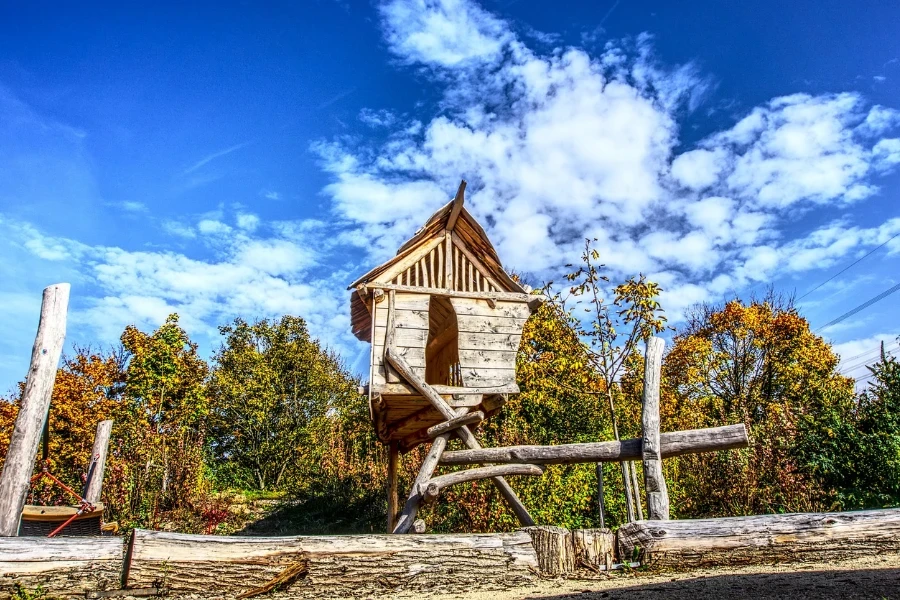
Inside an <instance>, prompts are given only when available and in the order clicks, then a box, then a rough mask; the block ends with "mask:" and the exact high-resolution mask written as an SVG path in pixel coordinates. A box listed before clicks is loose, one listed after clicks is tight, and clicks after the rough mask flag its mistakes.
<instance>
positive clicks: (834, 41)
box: [0, 0, 900, 389]
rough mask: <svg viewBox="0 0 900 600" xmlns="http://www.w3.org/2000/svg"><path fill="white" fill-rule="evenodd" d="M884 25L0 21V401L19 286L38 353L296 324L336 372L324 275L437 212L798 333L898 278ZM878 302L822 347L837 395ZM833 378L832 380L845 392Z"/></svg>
mask: <svg viewBox="0 0 900 600" xmlns="http://www.w3.org/2000/svg"><path fill="white" fill-rule="evenodd" d="M898 22H900V5H897V3H895V2H887V1H885V2H880V3H879V2H872V3H867V4H866V9H865V10H861V9H860V8H858V7H856V6H853V5H852V4H849V3H845V2H836V1H832V2H811V1H810V2H791V3H776V2H769V3H765V2H743V3H736V2H728V3H725V2H695V3H690V4H689V5H680V4H679V5H675V4H673V3H663V2H659V3H655V2H620V1H613V2H590V3H588V2H585V3H582V4H577V3H571V4H569V3H566V4H563V5H561V4H559V3H548V2H536V1H535V2H526V1H520V2H514V1H507V2H501V1H492V0H484V1H483V2H481V3H478V2H474V1H471V0H427V1H426V0H385V1H383V2H350V1H326V0H322V1H319V2H304V3H291V4H284V5H278V4H274V3H272V4H269V5H267V6H265V7H260V6H259V5H257V4H256V3H228V2H217V3H207V4H203V3H193V4H192V6H191V7H190V8H185V7H183V6H180V5H177V4H171V5H169V4H166V3H157V4H156V5H153V6H149V7H141V8H137V7H135V6H132V5H127V4H125V5H123V4H122V3H115V4H112V3H111V4H103V3H93V4H91V5H90V6H87V5H71V4H63V3H60V4H58V5H55V6H54V5H48V4H40V5H33V4H32V5H29V4H27V3H15V4H11V3H6V4H4V5H3V6H2V8H0V234H2V235H0V282H2V283H0V301H2V305H3V307H4V316H3V318H2V320H0V333H2V335H0V389H9V388H11V387H12V386H13V385H14V384H15V382H16V381H18V380H19V379H21V378H22V377H23V376H24V373H25V370H26V367H27V360H28V357H29V355H30V347H31V343H32V341H33V336H34V331H35V327H36V324H37V314H38V309H39V304H40V291H41V289H42V288H43V287H45V286H46V285H49V284H51V283H55V282H57V281H69V282H71V283H72V300H71V306H70V323H69V335H68V342H67V347H69V348H71V344H73V343H75V344H79V345H81V346H85V345H89V344H93V345H95V346H99V345H109V344H113V343H115V342H116V341H117V339H118V336H119V334H120V333H121V331H122V329H123V327H124V326H125V325H127V324H129V323H136V324H137V325H139V326H140V327H142V328H145V329H148V330H149V329H152V328H154V327H156V326H158V325H159V323H160V322H161V321H162V320H163V319H165V316H166V315H167V314H168V313H170V312H178V313H179V314H180V315H181V316H182V322H183V324H184V326H185V327H186V328H187V329H188V331H189V333H190V334H191V336H192V337H193V338H194V339H195V340H197V341H198V342H199V343H200V344H201V348H202V351H203V352H204V353H209V352H210V351H211V350H213V349H214V348H215V347H216V345H217V344H218V343H219V339H218V335H217V332H216V326H217V325H219V324H222V323H225V322H227V321H228V320H230V319H231V318H233V317H235V316H238V315H240V316H243V317H245V318H248V319H252V318H254V317H271V316H279V315H282V314H285V313H290V314H299V315H301V316H303V317H304V318H306V319H307V320H308V321H309V322H310V326H311V329H312V330H313V332H314V333H315V334H317V335H319V336H321V337H322V339H323V340H325V341H326V342H327V343H328V344H330V345H332V346H333V347H335V348H336V349H338V350H339V351H340V352H341V353H342V354H343V355H344V357H345V358H346V360H347V362H348V364H350V365H351V366H353V367H354V368H357V369H359V368H360V367H362V366H363V365H364V364H365V362H366V352H365V351H366V348H365V346H364V345H361V344H359V343H358V342H356V341H355V340H353V339H352V337H351V336H350V335H349V331H348V301H347V300H348V297H347V292H346V291H345V286H346V284H347V283H349V282H350V281H352V280H353V278H354V277H355V276H356V275H358V274H360V273H361V272H363V271H364V270H366V269H367V268H368V267H370V266H372V265H374V264H377V263H378V262H380V261H382V260H384V259H385V258H386V257H387V256H389V255H390V254H392V252H393V250H394V249H395V248H396V247H397V246H398V245H399V244H400V242H401V241H402V240H403V239H405V238H407V237H409V236H410V235H411V234H412V233H413V232H414V231H415V229H416V228H417V227H418V226H419V225H420V224H421V223H422V222H423V221H424V219H425V218H427V216H428V215H429V214H431V213H432V212H433V211H434V210H435V209H436V208H437V207H438V206H440V205H441V204H442V203H443V202H445V201H446V200H447V199H448V198H449V197H450V196H451V195H452V193H453V192H454V191H455V189H456V186H457V184H458V183H459V180H460V178H463V177H465V178H466V179H467V180H468V181H469V183H470V185H469V196H468V206H469V208H470V210H472V211H473V213H474V214H475V215H476V216H477V217H479V218H480V219H481V220H482V221H483V222H484V223H485V224H486V226H487V229H488V232H489V234H490V235H491V236H492V238H493V239H494V241H495V245H496V246H497V247H498V250H499V252H500V255H501V258H502V259H503V260H504V262H505V264H506V265H507V267H508V268H511V269H514V270H516V271H519V272H524V273H526V274H527V276H528V277H529V279H530V280H531V281H532V282H533V283H535V284H537V283H540V282H541V281H546V280H549V279H557V280H559V278H560V274H561V273H562V272H563V271H564V269H563V268H562V265H564V264H565V263H567V262H572V261H573V260H574V259H576V258H577V253H578V248H579V247H580V245H581V243H582V240H583V238H584V237H585V236H589V237H597V238H598V244H599V247H600V250H601V253H602V255H603V257H604V260H605V261H606V264H607V265H608V267H609V270H610V273H611V275H612V277H613V279H616V278H623V277H626V276H629V275H632V274H635V273H637V272H644V273H647V274H649V275H650V276H651V277H652V278H655V279H656V280H658V281H660V282H661V283H662V284H663V287H664V288H665V290H666V292H665V296H664V298H663V304H664V307H665V308H666V309H667V311H668V313H669V316H670V319H671V320H672V321H673V322H675V323H676V324H677V321H678V319H679V315H680V314H681V313H682V311H683V310H684V309H685V308H686V307H688V306H690V305H691V304H692V303H694V302H697V301H701V300H712V301H716V300H721V299H723V298H726V297H730V296H734V295H740V296H744V297H746V296H747V295H749V294H751V293H754V292H757V293H758V292H761V291H764V290H765V288H766V286H767V285H768V284H769V283H772V284H774V285H775V287H776V289H778V290H782V291H785V292H793V291H795V290H796V291H797V293H798V295H803V294H805V292H806V291H807V290H809V289H811V288H813V287H815V286H817V285H818V284H819V283H821V282H822V281H824V280H826V279H827V278H828V277H830V276H831V275H833V274H834V273H836V272H838V271H840V270H841V269H842V268H843V267H845V266H846V265H848V264H850V263H852V262H853V261H854V260H856V259H858V258H860V257H861V256H863V255H865V254H866V253H868V252H870V251H872V250H873V249H875V248H878V247H879V246H880V245H882V244H884V245H883V247H881V248H879V249H878V250H877V251H875V252H873V253H872V255H871V256H869V257H867V258H866V259H865V260H863V261H861V262H860V263H859V264H858V265H856V266H855V267H853V268H852V269H850V270H848V271H847V272H846V273H843V274H842V275H840V276H839V277H837V278H835V279H834V280H833V281H831V282H829V283H828V284H826V285H825V286H822V287H821V288H820V289H818V290H816V291H815V292H813V293H812V294H809V295H808V296H806V297H804V298H803V299H802V301H801V302H800V306H801V309H802V311H803V314H804V315H805V316H807V317H808V318H809V320H810V322H811V323H812V325H813V327H814V328H816V327H820V326H822V325H824V324H825V323H827V322H829V321H830V320H832V319H834V318H835V317H837V316H839V315H841V314H843V313H844V312H846V311H848V310H850V309H852V308H853V307H855V306H857V305H859V304H860V303H861V302H863V301H865V300H867V299H869V298H871V297H873V296H875V295H877V294H878V293H880V292H882V291H884V290H886V289H888V288H890V287H891V286H892V285H895V284H896V283H897V280H898V279H900V268H898V267H900V236H898V237H893V236H894V235H895V234H898V233H900V200H898V199H900V173H898V167H900V112H898V110H900V40H898V36H897V35H896V23H898ZM898 301H900V293H898V294H896V295H893V296H890V297H888V298H886V299H884V300H882V301H881V302H879V303H877V304H875V305H873V306H872V307H870V308H868V309H867V310H865V311H862V312H860V313H859V314H857V315H855V316H853V317H851V318H849V319H846V320H845V321H843V322H842V323H840V324H838V325H835V326H833V327H831V328H828V329H826V330H824V331H823V332H822V333H823V334H824V335H826V336H827V337H828V338H829V339H831V340H832V341H833V342H834V343H835V344H836V345H837V348H838V350H839V351H840V352H841V354H842V355H843V356H844V357H845V358H847V359H849V358H850V357H856V356H858V355H860V354H862V359H859V358H854V360H852V361H850V360H848V361H846V362H845V366H846V368H848V369H851V371H852V372H853V373H854V374H859V375H861V374H864V373H865V371H864V370H863V369H862V367H861V366H854V365H856V363H860V362H861V361H862V362H865V359H866V358H867V357H868V356H869V355H868V354H863V353H866V352H868V353H870V354H871V353H872V352H873V350H874V349H875V348H876V347H877V344H878V340H882V339H884V340H888V341H889V343H892V344H893V346H896V344H895V343H893V340H895V339H896V337H897V335H898V333H900V317H898V314H900V313H898V311H897V310H896V307H897V306H898ZM854 369H855V370H854Z"/></svg>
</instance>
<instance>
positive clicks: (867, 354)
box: [841, 342, 900, 373]
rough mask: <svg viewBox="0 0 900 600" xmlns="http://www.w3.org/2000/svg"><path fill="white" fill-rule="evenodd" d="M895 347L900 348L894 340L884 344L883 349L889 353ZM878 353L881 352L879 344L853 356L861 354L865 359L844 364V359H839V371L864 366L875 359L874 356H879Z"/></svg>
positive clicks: (842, 371) (859, 356)
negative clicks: (886, 344) (873, 348)
mask: <svg viewBox="0 0 900 600" xmlns="http://www.w3.org/2000/svg"><path fill="white" fill-rule="evenodd" d="M897 348H900V345H898V344H897V343H896V342H894V343H892V344H890V345H888V346H885V347H884V351H885V353H887V354H889V353H891V352H894V351H895V350H897ZM880 354H881V346H880V345H879V347H878V348H876V349H875V350H870V351H869V352H864V353H863V354H860V355H858V356H856V357H855V358H861V357H863V356H865V357H866V358H865V359H863V360H862V361H860V362H857V363H854V364H852V365H846V366H844V365H843V363H844V362H845V361H841V373H847V372H849V371H852V370H854V369H857V368H859V367H862V366H865V365H867V364H869V363H871V362H872V361H873V360H876V358H880V357H879V355H880ZM846 362H850V359H847V361H846Z"/></svg>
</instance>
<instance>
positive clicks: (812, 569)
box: [388, 555, 900, 600]
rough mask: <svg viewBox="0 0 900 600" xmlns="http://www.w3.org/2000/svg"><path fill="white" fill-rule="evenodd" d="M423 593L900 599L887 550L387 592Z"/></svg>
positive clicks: (692, 599) (485, 597) (404, 598)
mask: <svg viewBox="0 0 900 600" xmlns="http://www.w3.org/2000/svg"><path fill="white" fill-rule="evenodd" d="M423 597H425V598H429V599H435V600H436V599H441V600H444V599H446V600H450V599H457V598H458V599H467V600H469V599H471V600H513V599H516V600H518V599H520V598H521V599H526V598H527V599H529V600H563V599H574V598H578V599H579V600H594V599H603V600H648V599H651V598H652V599H654V600H670V599H671V600H700V599H703V598H717V599H722V600H729V599H732V598H733V599H738V598H740V599H746V598H753V599H756V598H766V599H768V598H792V599H794V598H877V599H882V598H897V599H900V555H885V556H879V557H876V558H873V559H867V560H864V561H863V560H855V561H841V562H835V563H792V564H785V565H771V566H749V567H737V568H735V567H730V568H711V569H698V570H695V571H691V572H685V573H678V572H672V571H667V572H644V571H640V570H635V571H632V572H616V573H614V574H611V575H610V576H608V577H598V578H595V579H578V580H572V579H557V580H544V581H540V582H537V583H536V584H532V585H527V586H523V587H521V588H515V589H503V590H496V589H495V590H473V591H472V592H471V593H467V594H445V595H440V594H435V595H428V596H424V595H423V594H421V593H418V594H412V593H399V594H395V595H392V596H388V598H392V599H396V600H410V599H412V598H423Z"/></svg>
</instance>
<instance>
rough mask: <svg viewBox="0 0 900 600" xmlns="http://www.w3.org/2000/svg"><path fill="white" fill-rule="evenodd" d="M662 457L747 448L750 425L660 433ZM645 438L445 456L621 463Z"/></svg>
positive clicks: (636, 454) (466, 461)
mask: <svg viewBox="0 0 900 600" xmlns="http://www.w3.org/2000/svg"><path fill="white" fill-rule="evenodd" d="M659 440H660V444H659V445H660V454H661V456H662V458H670V457H672V456H681V455H682V454H693V453H696V452H714V451H716V450H731V449H733V448H746V447H747V446H748V445H749V443H750V441H749V438H748V437H747V428H746V427H744V425H743V423H741V424H740V425H726V426H724V427H711V428H709V429H688V430H686V431H673V432H670V433H663V434H662V435H660V436H659ZM641 441H642V440H641V439H640V438H632V439H629V440H622V441H620V442H591V443H587V444H561V445H559V446H507V447H504V448H482V449H479V450H454V451H451V452H445V453H444V455H443V456H442V457H441V464H443V465H474V464H480V463H503V464H510V463H512V464H539V465H562V464H572V463H592V462H621V461H624V460H637V459H640V458H641V445H642V444H641Z"/></svg>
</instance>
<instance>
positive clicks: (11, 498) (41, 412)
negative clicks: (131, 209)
mask: <svg viewBox="0 0 900 600" xmlns="http://www.w3.org/2000/svg"><path fill="white" fill-rule="evenodd" d="M69 287H70V286H69V284H68V283H57V284H56V285H51V286H50V287H47V288H45V289H44V295H43V300H42V302H41V317H40V321H39V322H38V331H37V336H36V337H35V340H34V347H33V348H32V350H31V365H30V366H29V367H28V376H27V378H26V380H25V390H24V391H23V392H22V402H21V404H20V407H19V414H18V416H17V417H16V424H15V426H14V428H13V433H12V437H11V439H10V442H9V448H8V450H7V452H6V460H5V462H4V463H3V473H2V474H0V536H14V535H16V534H17V533H18V531H19V517H20V516H21V514H22V507H23V506H25V495H26V494H27V493H28V484H29V481H30V480H31V472H32V470H34V459H35V457H36V456H37V450H38V444H39V443H40V440H41V432H42V431H43V430H44V422H45V421H46V420H47V411H48V410H49V408H50V396H51V394H52V393H53V383H54V382H55V381H56V368H57V367H58V366H59V357H60V355H61V354H62V348H63V341H64V340H65V339H66V311H67V309H68V305H69Z"/></svg>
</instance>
